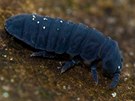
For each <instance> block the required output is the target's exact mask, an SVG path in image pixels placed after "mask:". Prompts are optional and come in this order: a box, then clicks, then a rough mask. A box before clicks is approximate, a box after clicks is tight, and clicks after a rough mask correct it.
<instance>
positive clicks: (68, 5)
mask: <svg viewBox="0 0 135 101" xmlns="http://www.w3.org/2000/svg"><path fill="white" fill-rule="evenodd" d="M134 8H135V1H133V0H108V1H104V0H59V1H57V0H0V101H135V10H134ZM21 13H37V14H41V15H48V16H51V17H60V18H63V19H65V20H72V21H73V22H76V23H79V22H81V23H84V24H86V25H88V26H89V27H94V28H96V29H98V30H100V31H101V32H103V33H104V34H105V35H106V36H110V37H111V38H112V39H114V40H116V41H118V43H119V46H120V48H121V50H122V53H123V56H124V64H123V70H122V72H121V76H120V83H119V84H118V86H117V88H115V89H112V90H109V89H108V88H107V87H108V85H109V84H110V82H111V80H110V79H108V78H105V77H103V75H102V65H99V66H98V73H99V84H98V85H95V84H94V83H93V80H92V78H91V74H90V70H89V68H88V67H86V66H84V65H78V66H75V67H74V68H72V69H70V70H69V71H67V72H66V73H64V74H60V70H59V69H58V67H59V66H60V64H61V63H63V62H65V60H57V59H54V60H50V59H45V58H31V57H30V54H31V53H32V52H33V51H35V50H34V49H32V48H30V47H29V46H27V45H25V44H22V42H20V41H18V40H16V39H14V38H13V37H11V36H10V35H9V34H8V33H7V32H6V31H5V29H4V22H5V20H6V19H7V18H9V17H10V16H13V15H16V14H21Z"/></svg>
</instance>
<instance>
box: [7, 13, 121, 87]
mask: <svg viewBox="0 0 135 101" xmlns="http://www.w3.org/2000/svg"><path fill="white" fill-rule="evenodd" d="M5 29H6V31H7V32H8V33H9V34H11V35H13V36H14V37H16V38H17V39H19V40H22V41H23V42H25V43H26V44H28V45H30V46H31V47H33V48H35V49H38V50H39V52H34V53H33V54H32V55H31V56H43V57H48V58H50V57H51V58H53V57H56V55H55V54H51V53H52V52H54V53H56V54H63V53H66V54H69V55H70V57H71V60H69V61H68V62H66V63H65V64H64V65H63V66H62V69H61V73H63V72H65V71H66V70H67V69H69V68H71V67H72V66H74V65H75V64H76V63H77V62H76V60H75V59H74V57H76V56H80V57H81V58H82V59H83V61H84V63H85V64H88V65H89V68H90V69H91V73H92V77H93V79H94V80H95V82H96V83H98V76H97V71H96V67H97V63H98V61H99V60H102V63H103V71H104V72H105V74H108V75H109V76H112V77H113V81H112V83H111V85H110V87H111V88H114V87H116V85H117V83H118V81H119V74H120V71H121V68H122V60H121V55H120V51H119V47H118V44H117V42H116V41H114V40H112V39H110V38H108V37H105V36H104V35H103V34H102V33H101V32H99V31H97V30H95V29H93V28H89V27H87V26H86V25H84V24H81V23H80V24H76V23H73V22H70V21H66V20H62V19H60V18H51V17H47V16H40V15H35V14H21V15H16V16H13V17H11V18H9V19H8V20H7V21H6V22H5Z"/></svg>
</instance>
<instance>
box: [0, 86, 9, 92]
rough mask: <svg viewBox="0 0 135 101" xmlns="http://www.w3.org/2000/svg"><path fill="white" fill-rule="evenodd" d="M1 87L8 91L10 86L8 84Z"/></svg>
mask: <svg viewBox="0 0 135 101" xmlns="http://www.w3.org/2000/svg"><path fill="white" fill-rule="evenodd" d="M2 89H3V90H5V91H9V90H10V87H9V86H2Z"/></svg>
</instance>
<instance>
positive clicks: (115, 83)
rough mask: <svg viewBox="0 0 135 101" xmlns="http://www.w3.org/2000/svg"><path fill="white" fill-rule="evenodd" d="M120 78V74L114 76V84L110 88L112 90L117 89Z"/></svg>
mask: <svg viewBox="0 0 135 101" xmlns="http://www.w3.org/2000/svg"><path fill="white" fill-rule="evenodd" d="M119 76H120V74H119V73H115V74H114V77H113V80H112V83H111V85H110V86H109V88H110V89H112V88H115V87H116V86H117V84H118V82H119Z"/></svg>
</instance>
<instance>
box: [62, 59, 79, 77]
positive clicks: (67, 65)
mask: <svg viewBox="0 0 135 101" xmlns="http://www.w3.org/2000/svg"><path fill="white" fill-rule="evenodd" d="M76 64H78V62H77V61H75V60H73V59H72V60H70V61H67V62H65V63H64V65H63V66H62V69H61V74H62V73H64V72H66V71H67V70H68V69H70V68H72V67H73V66H75V65H76Z"/></svg>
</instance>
